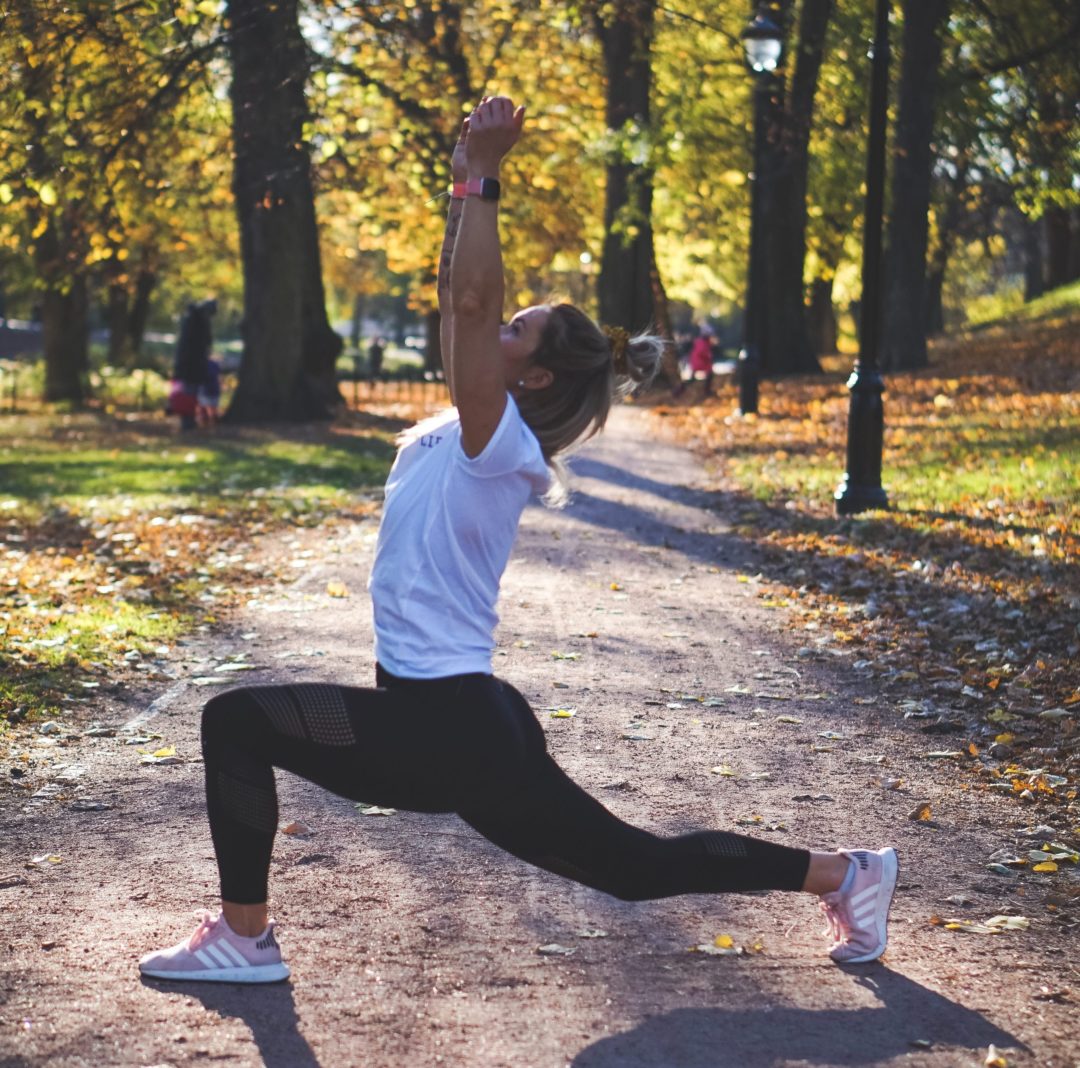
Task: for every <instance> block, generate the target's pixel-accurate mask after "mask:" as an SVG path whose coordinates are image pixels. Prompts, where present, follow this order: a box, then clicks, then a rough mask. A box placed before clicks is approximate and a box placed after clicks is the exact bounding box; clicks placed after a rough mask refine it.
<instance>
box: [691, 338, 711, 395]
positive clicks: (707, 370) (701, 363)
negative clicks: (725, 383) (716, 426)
mask: <svg viewBox="0 0 1080 1068" xmlns="http://www.w3.org/2000/svg"><path fill="white" fill-rule="evenodd" d="M715 345H716V338H715V336H714V335H713V332H712V330H711V328H710V327H709V326H707V325H706V326H703V327H702V328H701V333H699V334H698V336H697V337H696V338H694V344H693V347H692V348H691V349H690V374H691V376H692V377H693V378H697V377H699V376H700V377H701V378H703V379H704V382H705V385H704V388H703V392H702V394H701V396H702V400H704V399H705V398H706V397H708V396H710V395H711V394H712V384H713V361H714V360H715V359H716V349H715Z"/></svg>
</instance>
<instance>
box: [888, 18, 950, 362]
mask: <svg viewBox="0 0 1080 1068" xmlns="http://www.w3.org/2000/svg"><path fill="white" fill-rule="evenodd" d="M947 8H948V0H904V3H903V10H904V33H903V41H902V45H901V47H902V49H903V55H902V57H901V62H900V93H899V96H900V102H899V111H898V115H897V123H896V139H895V142H894V145H893V178H892V210H891V212H890V213H889V223H888V237H887V239H886V253H885V264H884V268H885V269H884V275H885V286H884V290H885V293H884V296H885V299H884V301H883V305H882V314H883V317H884V321H883V329H882V331H881V368H882V370H884V371H906V370H914V369H915V368H918V367H925V366H926V363H927V355H926V322H925V319H924V312H925V306H926V246H927V236H928V219H927V216H928V213H929V209H930V171H931V164H932V158H931V157H932V150H931V138H932V136H933V132H934V108H935V103H936V100H937V87H938V68H939V66H940V62H941V40H940V38H939V36H938V29H939V27H940V26H941V24H942V22H943V21H944V18H945V13H946V10H947Z"/></svg>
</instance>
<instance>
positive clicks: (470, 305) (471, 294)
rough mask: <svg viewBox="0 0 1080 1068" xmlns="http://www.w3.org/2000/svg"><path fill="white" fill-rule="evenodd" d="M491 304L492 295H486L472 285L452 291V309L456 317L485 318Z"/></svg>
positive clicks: (464, 318) (463, 318)
mask: <svg viewBox="0 0 1080 1068" xmlns="http://www.w3.org/2000/svg"><path fill="white" fill-rule="evenodd" d="M490 306H491V299H490V295H487V296H486V295H484V294H483V293H481V292H479V291H478V290H475V289H473V288H471V287H463V288H462V289H461V290H457V291H455V290H453V289H451V291H450V310H451V311H452V312H453V315H454V318H455V319H462V320H469V319H474V320H475V319H483V318H484V317H485V316H486V315H487V314H488V310H489V308H490Z"/></svg>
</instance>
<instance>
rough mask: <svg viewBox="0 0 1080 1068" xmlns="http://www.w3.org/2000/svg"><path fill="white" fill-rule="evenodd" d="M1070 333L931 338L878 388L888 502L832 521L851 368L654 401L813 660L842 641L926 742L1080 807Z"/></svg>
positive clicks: (1079, 447)
mask: <svg viewBox="0 0 1080 1068" xmlns="http://www.w3.org/2000/svg"><path fill="white" fill-rule="evenodd" d="M1077 351H1080V329H1078V327H1077V324H1076V323H1075V322H1073V323H1072V324H1056V325H1054V324H1048V325H1042V326H1035V327H1028V328H1025V329H1022V330H1020V329H1014V330H1011V331H1002V330H997V331H990V332H987V333H986V334H985V335H982V336H980V335H974V336H968V337H965V338H961V339H958V340H955V341H950V342H946V343H942V344H939V345H938V346H937V347H936V348H935V349H934V350H933V352H932V361H933V362H932V366H931V367H930V368H929V369H927V370H926V371H924V372H920V373H915V374H908V375H897V376H892V377H890V378H889V379H888V381H887V387H886V395H885V412H886V415H885V420H886V437H885V455H884V469H883V482H884V484H885V489H886V491H887V492H888V494H889V498H890V505H891V507H890V509H889V510H888V511H883V512H876V513H870V514H868V515H866V516H864V517H858V518H853V519H838V518H837V517H836V515H835V510H834V506H833V501H832V492H833V490H834V489H835V487H836V485H837V483H838V482H839V480H840V477H841V475H842V474H843V468H844V461H845V449H846V413H847V407H848V400H847V390H846V389H845V388H844V386H843V376H842V375H840V374H831V375H829V376H827V378H826V380H825V381H822V380H820V379H814V380H786V381H782V382H779V383H776V384H774V385H771V386H770V387H769V388H768V389H767V390H766V391H765V393H764V395H763V398H762V405H761V412H760V414H759V416H758V417H757V418H749V419H746V418H739V417H734V416H733V415H732V414H731V413H732V411H733V409H734V408H735V394H734V390H733V388H730V387H729V389H728V391H727V392H723V393H722V394H721V395H720V396H719V397H718V398H717V399H715V400H711V401H708V402H706V403H704V404H700V403H690V404H686V403H674V404H673V403H658V404H656V405H655V406H654V410H653V414H654V418H655V420H656V423H657V424H658V426H659V427H661V428H662V429H664V430H666V431H667V432H668V433H672V434H675V435H676V436H678V437H679V438H680V439H681V440H684V441H687V442H690V443H692V444H693V445H694V446H695V447H696V448H697V450H698V451H699V452H700V454H701V455H702V457H703V459H704V460H705V461H706V462H707V463H708V464H709V465H710V470H712V471H713V473H714V475H715V479H716V485H717V496H716V508H717V510H718V512H719V513H720V514H721V515H722V516H723V517H724V518H726V519H727V520H728V521H729V522H730V523H731V524H732V526H733V528H734V529H735V530H736V531H737V532H738V533H739V534H741V535H742V536H744V537H745V538H747V539H749V540H751V541H752V542H754V543H755V545H756V546H757V547H758V548H759V549H760V551H761V553H762V556H763V559H764V560H765V561H766V564H765V566H763V568H762V575H761V580H762V581H761V586H760V590H759V595H760V597H761V598H762V599H763V600H764V601H765V602H766V604H768V605H769V606H770V607H774V608H776V609H777V610H778V611H781V612H783V613H784V615H785V617H786V618H787V620H788V623H789V626H790V627H791V629H792V630H793V631H795V632H797V633H798V634H799V635H800V641H802V642H803V643H804V647H803V650H802V655H805V656H807V657H821V658H825V657H829V656H830V655H837V656H842V657H844V658H845V659H847V660H849V661H850V662H851V663H853V664H854V667H855V669H856V670H857V671H858V672H861V673H863V674H865V675H866V677H867V678H868V679H872V680H873V681H874V683H875V685H876V686H877V687H878V688H879V692H880V693H881V700H882V702H884V703H886V704H888V705H891V706H893V707H895V708H896V710H897V712H898V714H900V715H903V716H904V717H905V718H908V719H910V720H911V721H912V725H913V726H914V727H915V728H916V729H918V730H920V731H922V732H924V733H925V734H927V736H928V739H927V740H928V745H927V749H928V751H930V752H933V753H941V754H946V756H945V757H944V758H945V759H954V760H956V761H958V762H960V763H962V764H964V765H968V766H971V767H973V768H975V769H977V770H978V771H979V772H980V773H981V774H982V775H983V776H985V779H986V781H987V784H988V785H989V786H991V787H993V788H995V789H1002V790H1006V791H1009V792H1011V793H1015V794H1016V795H1017V796H1020V797H1023V798H1024V799H1025V800H1028V801H1032V802H1043V803H1045V802H1059V803H1060V802H1064V803H1067V804H1073V805H1075V804H1076V799H1077V774H1078V771H1080V730H1078V729H1077V717H1078V715H1080V629H1078V628H1077V618H1078V616H1077V609H1078V608H1080V573H1078V571H1077V563H1078V559H1080V493H1078V491H1077V485H1078V482H1077V469H1078V459H1080V395H1078V393H1077V388H1078V387H1080V365H1078V363H1077V359H1076V353H1077Z"/></svg>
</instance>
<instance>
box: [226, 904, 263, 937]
mask: <svg viewBox="0 0 1080 1068" xmlns="http://www.w3.org/2000/svg"><path fill="white" fill-rule="evenodd" d="M221 912H222V915H223V916H224V917H225V922H226V923H227V924H228V925H229V930H231V931H232V933H233V934H235V935H239V936H240V937H241V938H258V937H259V935H261V934H262V933H263V931H265V930H266V927H267V924H268V923H269V913H268V911H267V905H266V902H262V903H261V904H257V905H238V904H237V903H236V902H235V901H222V903H221Z"/></svg>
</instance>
